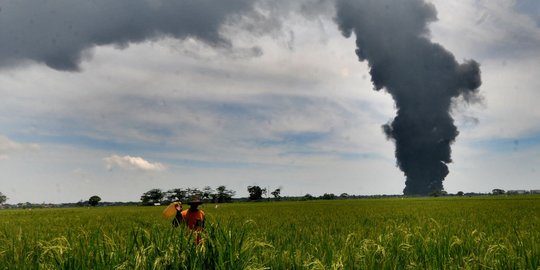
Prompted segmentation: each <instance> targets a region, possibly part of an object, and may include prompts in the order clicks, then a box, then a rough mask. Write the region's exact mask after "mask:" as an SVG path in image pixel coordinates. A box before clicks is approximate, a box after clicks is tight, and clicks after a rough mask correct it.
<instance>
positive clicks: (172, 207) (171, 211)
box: [163, 202, 182, 218]
mask: <svg viewBox="0 0 540 270" xmlns="http://www.w3.org/2000/svg"><path fill="white" fill-rule="evenodd" d="M177 205H182V203H180V202H173V203H171V204H169V206H167V208H165V210H163V217H166V218H171V217H173V216H175V215H176V206H177Z"/></svg>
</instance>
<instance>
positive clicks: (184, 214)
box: [172, 198, 205, 244]
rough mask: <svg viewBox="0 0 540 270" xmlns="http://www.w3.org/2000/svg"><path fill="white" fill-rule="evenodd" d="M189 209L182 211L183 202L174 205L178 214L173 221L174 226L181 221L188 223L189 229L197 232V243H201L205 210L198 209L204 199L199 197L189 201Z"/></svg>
mask: <svg viewBox="0 0 540 270" xmlns="http://www.w3.org/2000/svg"><path fill="white" fill-rule="evenodd" d="M187 204H188V205H189V209H187V210H183V211H182V204H181V203H175V205H174V207H175V209H176V216H175V218H174V219H173V221H172V224H173V226H174V227H178V225H179V224H180V222H183V223H184V224H186V226H187V227H188V229H189V230H190V231H192V232H193V233H195V235H196V242H197V244H200V243H201V235H200V233H201V232H202V230H203V228H204V219H205V213H204V211H203V210H201V209H198V207H199V205H201V204H202V201H201V200H200V199H199V198H194V199H192V200H191V201H189V202H188V203H187Z"/></svg>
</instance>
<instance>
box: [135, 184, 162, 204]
mask: <svg viewBox="0 0 540 270" xmlns="http://www.w3.org/2000/svg"><path fill="white" fill-rule="evenodd" d="M164 196H165V194H164V193H163V192H162V191H161V189H159V188H154V189H151V190H149V191H147V192H145V193H143V195H142V196H141V201H142V204H143V205H153V204H155V203H161V200H163V197H164Z"/></svg>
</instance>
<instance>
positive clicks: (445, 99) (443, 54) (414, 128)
mask: <svg viewBox="0 0 540 270" xmlns="http://www.w3.org/2000/svg"><path fill="white" fill-rule="evenodd" d="M436 19H437V18H436V10H435V8H434V7H433V6H432V5H431V4H427V3H425V2H424V1H423V0H338V1H337V16H336V22H337V23H338V25H339V28H340V29H341V31H342V33H343V35H344V36H346V37H349V36H351V34H352V33H354V34H355V36H356V46H357V49H356V54H357V55H358V58H359V59H360V60H361V61H363V60H366V61H367V62H368V65H369V67H370V74H371V80H372V82H373V85H374V86H375V89H376V90H380V89H382V88H384V89H386V90H387V91H388V92H389V93H390V94H391V95H392V97H393V98H394V101H395V104H396V107H397V116H396V117H395V118H394V120H393V121H392V122H391V123H389V124H386V125H384V126H383V129H384V132H385V133H386V135H387V136H388V138H390V139H393V140H394V142H395V144H396V158H397V165H398V166H399V168H400V169H401V170H402V171H403V172H404V173H405V176H406V178H407V179H406V182H405V189H404V191H403V192H404V193H405V194H419V195H426V194H429V193H430V192H434V191H441V190H443V183H442V181H443V180H444V178H445V177H446V175H448V167H447V165H446V164H447V163H450V162H452V160H451V157H450V156H451V150H450V145H451V144H452V143H453V142H454V141H455V139H456V137H457V135H458V131H457V128H456V126H455V125H454V120H453V119H452V116H451V115H450V106H451V102H452V100H453V98H456V97H459V96H460V95H461V96H463V97H464V100H474V96H475V95H476V94H477V92H478V87H479V86H480V84H481V80H480V68H479V65H478V63H477V62H475V61H474V60H470V61H466V62H465V63H463V64H459V63H457V62H456V60H455V58H454V56H453V55H452V54H451V53H450V52H448V51H447V50H445V49H444V48H443V47H442V46H441V45H439V44H435V43H432V42H430V40H429V36H428V35H429V30H428V28H427V24H428V23H429V22H432V21H435V20H436Z"/></svg>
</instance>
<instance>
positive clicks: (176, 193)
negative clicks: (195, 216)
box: [165, 188, 187, 202]
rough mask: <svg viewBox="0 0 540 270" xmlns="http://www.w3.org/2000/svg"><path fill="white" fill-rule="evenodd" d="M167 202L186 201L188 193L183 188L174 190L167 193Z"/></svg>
mask: <svg viewBox="0 0 540 270" xmlns="http://www.w3.org/2000/svg"><path fill="white" fill-rule="evenodd" d="M165 196H166V198H167V201H169V202H174V201H176V200H179V201H184V200H185V199H186V198H187V191H186V190H185V189H181V188H173V189H169V190H167V192H166V193H165Z"/></svg>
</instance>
